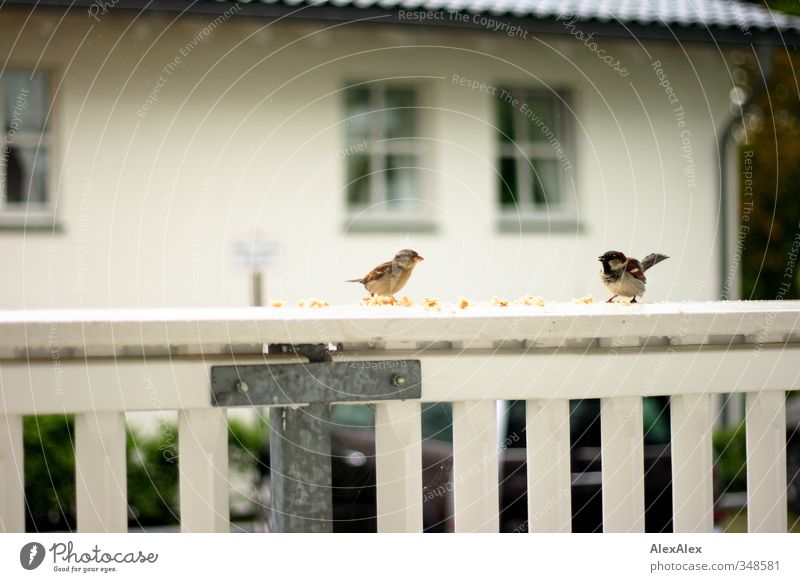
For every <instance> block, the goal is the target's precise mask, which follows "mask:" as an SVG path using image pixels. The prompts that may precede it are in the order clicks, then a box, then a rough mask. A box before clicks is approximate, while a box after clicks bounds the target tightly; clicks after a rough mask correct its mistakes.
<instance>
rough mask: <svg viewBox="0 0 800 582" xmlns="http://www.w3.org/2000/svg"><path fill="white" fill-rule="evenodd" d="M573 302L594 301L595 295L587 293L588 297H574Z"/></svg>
mask: <svg viewBox="0 0 800 582" xmlns="http://www.w3.org/2000/svg"><path fill="white" fill-rule="evenodd" d="M572 302H573V303H587V304H588V303H594V297H593V296H592V295H587V296H586V297H581V298H580V299H573V300H572Z"/></svg>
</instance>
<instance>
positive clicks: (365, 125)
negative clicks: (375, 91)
mask: <svg viewBox="0 0 800 582" xmlns="http://www.w3.org/2000/svg"><path fill="white" fill-rule="evenodd" d="M344 95H345V114H346V116H347V123H346V126H347V138H348V142H354V141H360V140H363V139H369V137H370V125H371V123H372V114H371V113H370V112H371V110H372V108H371V106H370V99H369V88H367V87H354V88H350V89H346V90H345V92H344Z"/></svg>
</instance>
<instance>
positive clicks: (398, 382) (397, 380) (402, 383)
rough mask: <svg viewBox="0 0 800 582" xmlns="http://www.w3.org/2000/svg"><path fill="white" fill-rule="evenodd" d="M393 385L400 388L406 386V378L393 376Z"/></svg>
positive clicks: (399, 375) (400, 375) (397, 375)
mask: <svg viewBox="0 0 800 582" xmlns="http://www.w3.org/2000/svg"><path fill="white" fill-rule="evenodd" d="M392 384H394V385H395V386H397V387H398V388H400V387H401V386H405V385H406V377H405V376H403V375H402V374H395V375H394V376H392Z"/></svg>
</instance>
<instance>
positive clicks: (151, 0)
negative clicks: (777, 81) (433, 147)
mask: <svg viewBox="0 0 800 582" xmlns="http://www.w3.org/2000/svg"><path fill="white" fill-rule="evenodd" d="M104 4H105V5H108V4H110V2H103V1H102V0H6V2H5V6H6V7H8V8H11V7H34V8H36V9H58V8H60V9H62V10H66V11H68V12H80V11H88V9H89V7H91V6H101V7H102V6H103V5H104ZM234 5H235V6H238V7H239V9H238V10H237V11H236V14H235V15H232V16H233V17H235V18H241V17H255V18H264V19H269V20H277V19H285V20H292V21H321V22H353V23H356V22H358V23H359V24H364V25H381V24H383V25H395V26H424V27H426V28H439V29H449V30H471V31H484V32H486V33H487V34H502V33H492V32H491V31H488V30H487V29H486V27H485V26H481V25H480V24H476V23H473V22H471V21H470V19H464V20H461V19H441V20H428V19H426V20H424V21H420V20H418V19H412V18H401V17H400V12H401V11H400V10H399V9H394V8H392V9H382V8H356V7H352V6H333V5H330V4H326V5H322V6H311V5H308V4H296V5H294V6H288V5H285V4H280V3H277V2H276V3H271V4H266V3H263V2H257V1H252V2H247V3H244V2H236V1H235V0H230V1H225V0H217V1H215V2H207V1H198V0H118V1H117V2H116V3H115V4H113V7H112V8H110V9H109V11H110V12H111V11H113V12H117V11H120V12H122V11H125V12H143V13H154V12H155V13H157V12H170V13H180V12H186V13H188V14H208V15H219V14H223V13H224V12H226V11H227V10H230V8H231V6H234ZM413 12H416V13H420V12H427V13H431V12H438V13H445V14H449V13H450V12H451V11H449V10H438V11H429V10H404V11H403V13H413ZM464 13H465V14H487V15H488V16H491V17H492V18H494V19H502V20H503V21H504V22H507V23H508V24H509V25H510V26H512V25H513V26H519V27H521V28H522V29H523V30H526V31H528V33H530V34H553V35H563V34H565V26H564V24H563V23H562V22H559V21H557V20H556V19H555V18H554V17H546V18H537V17H517V16H513V15H505V14H494V13H492V12H488V11H487V12H482V13H478V12H464ZM87 18H88V14H87ZM578 22H580V23H581V25H582V26H585V27H586V30H584V31H583V32H585V33H587V34H588V33H594V35H595V36H596V37H606V38H617V39H629V40H630V39H640V40H660V41H673V42H674V41H678V42H698V43H719V44H737V45H771V46H784V45H788V44H798V43H800V31H796V30H780V29H766V30H765V29H750V30H744V29H742V28H740V27H738V26H733V27H725V28H723V27H717V26H715V27H707V26H696V25H688V26H687V25H672V26H659V25H654V24H643V23H624V22H620V21H601V20H597V19H591V18H590V19H587V18H579V19H578Z"/></svg>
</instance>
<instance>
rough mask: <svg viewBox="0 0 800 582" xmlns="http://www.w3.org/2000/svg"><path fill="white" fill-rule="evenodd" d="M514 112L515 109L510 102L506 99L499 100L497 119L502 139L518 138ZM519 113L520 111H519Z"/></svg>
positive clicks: (512, 139)
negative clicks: (515, 131)
mask: <svg viewBox="0 0 800 582" xmlns="http://www.w3.org/2000/svg"><path fill="white" fill-rule="evenodd" d="M514 113H515V110H514V108H513V107H512V106H511V104H510V103H507V102H506V101H500V100H498V101H497V120H498V130H499V131H500V134H499V136H500V141H503V142H512V141H514V140H516V135H515V134H514ZM517 115H519V113H518V112H517Z"/></svg>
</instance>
